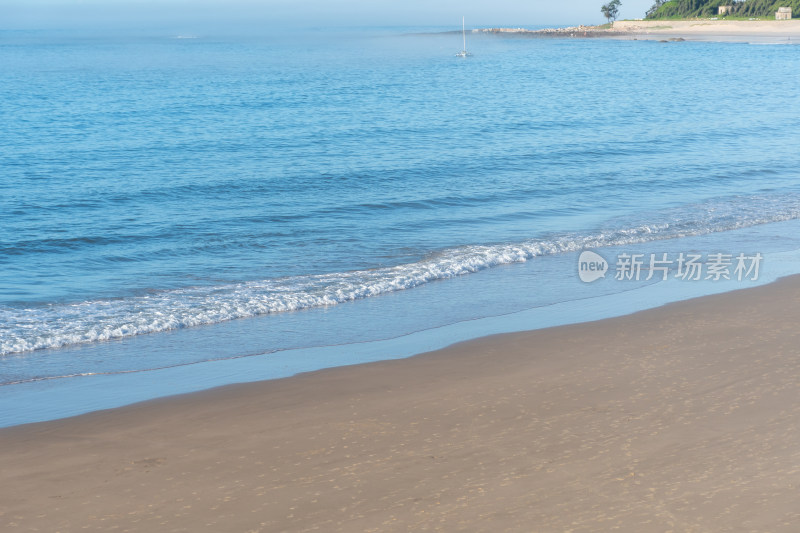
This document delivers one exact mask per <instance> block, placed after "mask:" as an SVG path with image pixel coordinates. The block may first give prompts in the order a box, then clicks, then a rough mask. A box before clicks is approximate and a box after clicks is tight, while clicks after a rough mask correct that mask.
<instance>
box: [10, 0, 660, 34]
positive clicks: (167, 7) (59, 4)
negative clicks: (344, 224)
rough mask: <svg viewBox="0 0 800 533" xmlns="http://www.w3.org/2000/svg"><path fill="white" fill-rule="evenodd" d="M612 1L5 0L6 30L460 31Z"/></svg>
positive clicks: (631, 5)
mask: <svg viewBox="0 0 800 533" xmlns="http://www.w3.org/2000/svg"><path fill="white" fill-rule="evenodd" d="M606 1H608V0H573V1H572V2H568V3H560V2H553V1H552V0H458V1H457V0H391V1H390V0H327V1H326V0H0V29H50V28H61V29H102V28H109V27H138V28H143V29H144V28H151V29H161V28H164V29H181V30H185V31H208V30H209V29H213V28H232V27H237V26H238V27H249V28H255V27H259V28H262V29H263V28H286V27H298V28H299V27H310V28H319V27H353V26H355V27H358V26H446V25H451V24H452V25H456V26H458V25H460V24H458V23H460V20H459V19H460V18H461V16H462V15H463V16H464V17H465V18H466V19H467V25H468V26H470V27H498V26H503V27H532V26H553V25H578V24H600V23H603V22H605V19H604V18H603V16H602V14H601V13H600V6H601V5H602V4H603V3H605V2H606ZM651 4H652V0H623V1H622V7H621V9H620V18H641V17H643V16H644V13H645V11H646V10H647V9H648V8H649V7H650V5H651ZM454 21H455V22H454Z"/></svg>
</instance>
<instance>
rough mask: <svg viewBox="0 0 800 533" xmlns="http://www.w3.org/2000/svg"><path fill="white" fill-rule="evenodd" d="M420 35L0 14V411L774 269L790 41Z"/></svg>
mask: <svg viewBox="0 0 800 533" xmlns="http://www.w3.org/2000/svg"><path fill="white" fill-rule="evenodd" d="M446 29H448V28H357V29H347V30H337V31H327V30H317V31H303V32H282V33H277V34H268V35H248V36H246V37H241V36H230V35H228V36H215V35H205V34H199V35H173V34H166V33H165V34H144V33H136V34H134V33H130V34H121V35H120V34H115V35H104V34H97V35H94V34H92V35H87V34H85V33H80V32H66V31H54V30H48V31H0V73H2V74H0V119H1V120H0V426H11V425H16V424H23V423H29V422H37V421H42V420H50V419H55V418H62V417H67V416H73V415H77V414H81V413H85V412H89V411H96V410H100V409H107V408H111V407H117V406H120V405H126V404H130V403H134V402H139V401H144V400H150V399H154V398H159V397H163V396H169V395H173V394H182V393H187V392H193V391H198V390H203V389H208V388H212V387H217V386H221V385H227V384H232V383H240V382H246V381H253V380H263V379H273V378H280V377H286V376H290V375H294V374H297V373H300V372H307V371H313V370H318V369H322V368H327V367H334V366H346V365H351V364H357V363H363V362H368V361H376V360H382V359H391V358H399V357H408V356H411V355H414V354H418V353H422V352H426V351H429V350H434V349H437V348H442V347H445V346H447V345H450V344H453V343H456V342H460V341H464V340H469V339H472V338H475V337H480V336H483V335H490V334H494V333H503V332H509V331H519V330H531V329H537V328H542V327H548V326H554V325H559V324H569V323H574V322H581V321H586V320H597V319H600V318H604V317H609V316H618V315H624V314H627V313H631V312H634V311H637V310H640V309H647V308H651V307H654V306H658V305H662V304H665V303H668V302H671V301H677V300H684V299H688V298H693V297H696V296H701V295H704V294H711V293H715V292H722V291H729V290H738V289H744V288H748V287H752V286H756V285H758V284H762V283H766V282H769V281H772V280H775V279H777V278H779V277H782V276H785V275H789V274H795V273H798V272H800V252H798V250H800V150H798V147H800V99H798V98H797V90H798V82H799V81H800V78H798V72H800V48H798V47H797V46H791V45H788V46H787V45H785V44H784V43H780V42H773V43H757V42H752V43H710V42H668V43H665V42H657V41H636V40H613V39H583V38H550V39H530V38H504V37H498V36H493V35H486V34H482V33H473V32H468V33H467V48H468V50H469V51H470V52H471V56H468V57H465V58H461V57H456V56H455V54H456V52H458V51H459V50H460V49H461V46H462V42H461V41H462V40H461V34H460V32H451V33H442V30H446ZM585 252H591V254H588V255H587V254H586V253H585ZM598 258H599V259H598ZM689 266H691V267H693V269H694V270H691V269H689ZM532 350H533V351H535V346H533V347H532ZM600 351H601V350H598V353H599V352H600ZM552 356H554V357H555V356H557V354H552ZM598 356H599V355H598Z"/></svg>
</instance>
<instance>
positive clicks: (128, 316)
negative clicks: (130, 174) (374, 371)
mask: <svg viewBox="0 0 800 533" xmlns="http://www.w3.org/2000/svg"><path fill="white" fill-rule="evenodd" d="M758 200H762V201H763V200H764V198H763V197H762V198H759V199H758ZM781 201H782V202H783V204H784V205H782V206H781V207H782V208H783V209H775V207H776V205H775V200H774V199H773V200H771V201H770V203H769V206H766V205H760V206H759V205H755V204H754V202H753V198H744V197H743V198H739V199H738V201H736V202H733V203H731V201H730V200H728V201H727V202H725V203H724V204H720V205H704V206H702V209H700V207H699V206H694V208H693V210H692V209H689V208H687V207H684V208H682V209H681V210H680V212H677V211H674V212H670V213H669V215H670V216H669V219H670V220H671V221H672V222H669V223H667V222H664V223H650V224H639V225H636V226H633V227H628V228H622V229H617V230H612V231H608V232H598V233H594V234H587V235H578V234H569V235H562V236H559V237H555V238H552V239H541V240H531V241H527V242H522V243H513V244H497V245H480V246H477V245H476V246H464V247H459V248H453V249H449V250H444V251H442V252H439V253H436V254H433V255H431V256H429V257H428V258H425V259H423V260H421V261H418V262H415V263H408V264H402V265H397V266H393V267H385V268H377V269H372V270H359V271H351V272H342V273H333V274H320V275H307V276H295V277H287V278H278V279H267V280H263V281H254V282H243V283H237V284H229V285H222V286H213V287H193V288H186V289H177V290H169V291H163V292H160V293H155V294H148V295H145V296H138V297H133V298H127V299H122V300H94V301H87V302H81V303H74V304H54V305H51V306H48V307H45V308H26V309H15V308H9V307H2V308H0V355H10V354H16V353H23V352H30V351H34V350H42V349H48V348H61V347H65V346H69V345H74V344H84V343H92V342H98V341H107V340H114V339H121V338H125V337H132V336H135V335H141V334H147V333H157V332H162V331H168V330H175V329H181V328H189V327H195V326H202V325H210V324H217V323H220V322H225V321H229V320H235V319H240V318H249V317H255V316H260V315H269V314H274V313H283V312H290V311H299V310H303V309H310V308H315V307H328V306H334V305H338V304H342V303H346V302H351V301H354V300H360V299H363V298H369V297H372V296H378V295H381V294H386V293H390V292H396V291H401V290H406V289H411V288H414V287H418V286H420V285H423V284H426V283H429V282H431V281H436V280H444V279H448V278H454V277H457V276H462V275H465V274H470V273H474V272H478V271H481V270H485V269H488V268H492V267H495V266H498V265H506V264H511V263H522V262H525V261H528V260H530V259H532V258H534V257H539V256H546V255H552V254H558V253H565V252H575V251H580V250H584V249H596V248H604V247H608V246H620V245H630V244H640V243H644V242H648V241H655V240H664V239H673V238H680V237H689V236H696V235H703V234H708V233H715V232H721V231H728V230H735V229H740V228H745V227H750V226H754V225H758V224H764V223H769V222H779V221H785V220H793V219H797V218H800V198H798V197H794V196H792V197H787V196H785V195H784V196H783V197H782V200H781ZM756 203H759V204H761V203H763V202H756ZM767 207H769V209H766V208H767ZM764 213H770V215H769V216H764ZM698 215H699V216H698Z"/></svg>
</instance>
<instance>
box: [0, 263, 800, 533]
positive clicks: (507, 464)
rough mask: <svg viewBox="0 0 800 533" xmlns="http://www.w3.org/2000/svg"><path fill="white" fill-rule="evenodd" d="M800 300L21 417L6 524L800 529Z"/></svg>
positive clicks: (776, 291) (7, 449) (799, 280)
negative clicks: (62, 414) (67, 413)
mask: <svg viewBox="0 0 800 533" xmlns="http://www.w3.org/2000/svg"><path fill="white" fill-rule="evenodd" d="M798 307H800V276H792V277H788V278H783V279H781V280H779V281H777V282H774V283H771V284H768V285H764V286H760V287H754V288H746V289H741V290H735V291H731V292H725V293H721V294H716V295H711V296H704V297H700V298H696V299H693V300H685V301H679V302H675V303H671V304H667V305H666V306H663V307H660V308H656V309H650V310H645V311H640V312H637V313H634V314H632V315H626V316H622V317H617V318H609V319H604V320H601V321H596V322H588V323H579V324H572V325H566V326H558V327H554V328H549V329H544V330H537V331H533V332H522V333H510V334H502V335H495V336H490V337H485V338H482V339H478V340H474V341H468V342H465V343H459V344H456V345H453V346H451V347H449V348H446V349H443V350H438V351H435V352H430V353H427V354H422V355H417V356H414V357H411V358H407V359H401V360H392V361H380V362H375V363H367V364H362V365H356V366H348V367H338V368H331V369H326V370H320V371H315V372H312V373H306V374H300V375H297V376H294V377H289V378H284V379H280V380H271V381H267V382H256V383H250V384H241V385H230V386H226V387H221V388H217V389H213V390H209V391H204V392H199V393H193V394H187V395H183V396H177V397H171V398H165V399H157V400H151V401H148V402H144V403H140V404H135V405H131V406H127V407H121V408H117V409H111V410H107V411H99V412H94V413H89V414H86V415H81V416H78V417H74V418H69V419H61V420H56V421H51V422H42V423H36V424H28V425H22V426H13V427H10V428H4V429H0V456H1V457H2V460H1V461H0V465H3V466H2V467H0V476H1V479H2V481H3V483H2V487H3V488H2V489H0V494H1V495H2V497H0V502H2V503H0V524H3V525H4V526H6V527H11V526H12V525H14V524H15V525H16V527H21V528H29V529H30V528H34V527H39V528H43V529H48V530H56V529H79V528H81V527H83V526H87V527H88V528H90V529H91V528H96V529H109V528H111V527H113V526H119V527H123V528H128V529H130V530H133V531H137V530H142V531H145V530H147V531H159V530H168V529H175V528H186V529H189V530H198V529H209V530H213V529H216V530H254V531H259V530H263V531H270V530H284V529H289V530H305V529H311V528H315V527H317V528H322V529H326V530H354V529H358V530H373V529H374V530H378V529H379V530H405V529H406V528H407V527H425V526H429V527H445V528H446V529H450V530H452V529H458V528H463V527H468V526H470V525H472V526H476V525H478V526H483V527H484V528H486V529H494V530H502V529H508V530H520V531H521V530H526V528H528V529H529V528H530V527H531V524H534V525H535V526H536V527H537V528H538V529H541V530H563V529H565V528H572V529H576V530H596V529H598V528H610V527H612V526H618V527H622V528H626V529H628V530H638V531H649V530H653V531H657V530H658V531H660V530H664V529H669V528H674V529H680V530H687V529H692V528H697V529H721V528H723V529H724V528H725V527H726V526H727V527H738V528H750V529H760V530H770V531H781V530H786V531H788V530H790V529H791V526H792V524H794V523H796V521H797V520H798V519H800V513H799V512H798V511H797V510H796V509H795V506H794V503H795V502H794V489H793V488H792V487H796V486H797V484H798V483H800V471H798V470H797V468H796V461H797V458H798V457H800V448H798V447H797V446H796V443H797V442H800V438H798V437H800V406H798V405H796V401H795V400H796V390H797V385H796V384H797V382H800V358H798V357H797V343H798V334H797V333H796V327H795V323H794V318H793V317H794V316H796V313H797V310H798ZM209 509H210V510H209ZM755 509H758V511H757V512H756V511H754V510H755Z"/></svg>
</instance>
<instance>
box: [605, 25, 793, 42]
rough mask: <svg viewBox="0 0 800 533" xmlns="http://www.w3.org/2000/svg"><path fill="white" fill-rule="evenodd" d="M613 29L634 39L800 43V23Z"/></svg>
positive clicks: (649, 26) (620, 26) (646, 26)
mask: <svg viewBox="0 0 800 533" xmlns="http://www.w3.org/2000/svg"><path fill="white" fill-rule="evenodd" d="M613 29H614V30H615V31H618V32H624V33H626V34H629V35H631V36H634V37H636V38H638V39H656V38H657V39H664V38H667V39H668V38H683V39H686V40H695V41H731V42H736V41H752V40H757V41H760V42H774V41H787V42H788V41H791V40H797V41H800V20H647V21H645V20H620V21H617V22H615V23H614V28H613Z"/></svg>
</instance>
